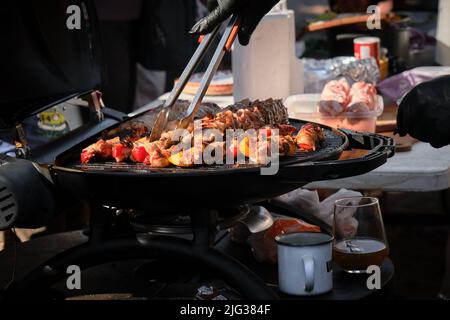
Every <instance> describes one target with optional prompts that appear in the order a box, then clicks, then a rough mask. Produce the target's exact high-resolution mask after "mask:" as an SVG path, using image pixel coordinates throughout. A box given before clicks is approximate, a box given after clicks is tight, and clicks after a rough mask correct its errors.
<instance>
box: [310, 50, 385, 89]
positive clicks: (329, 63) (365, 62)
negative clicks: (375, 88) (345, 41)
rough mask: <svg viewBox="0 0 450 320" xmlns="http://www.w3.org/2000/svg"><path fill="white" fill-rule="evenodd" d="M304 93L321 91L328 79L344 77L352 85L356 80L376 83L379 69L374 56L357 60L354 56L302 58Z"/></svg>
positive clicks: (378, 77)
mask: <svg viewBox="0 0 450 320" xmlns="http://www.w3.org/2000/svg"><path fill="white" fill-rule="evenodd" d="M303 65H304V81H305V83H304V88H305V89H304V90H305V93H321V92H322V89H323V87H324V86H325V84H326V83H327V82H328V81H330V80H335V79H339V78H342V77H344V78H345V79H347V81H348V82H349V83H350V85H352V84H353V83H354V82H357V81H365V82H369V83H373V84H376V83H377V82H378V81H379V79H380V70H379V69H378V65H377V62H376V60H375V59H374V58H369V59H362V60H358V59H356V58H355V57H336V58H333V59H325V60H316V59H309V58H308V59H303Z"/></svg>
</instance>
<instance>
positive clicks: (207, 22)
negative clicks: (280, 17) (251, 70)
mask: <svg viewBox="0 0 450 320" xmlns="http://www.w3.org/2000/svg"><path fill="white" fill-rule="evenodd" d="M278 1H279V0H217V3H218V4H217V5H216V6H215V9H213V10H212V11H211V13H210V14H209V15H208V16H206V17H205V18H203V19H201V20H200V21H199V22H197V23H196V24H195V25H194V26H193V27H192V29H191V31H190V33H194V34H206V33H209V32H211V31H212V30H213V29H214V27H215V26H217V25H218V24H220V23H221V22H223V21H225V20H226V19H227V18H228V17H230V16H231V15H232V14H238V15H239V16H240V17H241V18H242V20H241V28H240V30H239V33H238V37H239V43H240V44H242V45H244V46H246V45H247V44H248V42H249V41H250V37H251V35H252V33H253V31H255V29H256V26H257V25H258V23H259V21H261V19H262V18H263V17H264V15H265V14H266V13H267V12H269V11H270V9H272V8H273V6H274V5H275V4H277V2H278ZM213 7H214V6H213Z"/></svg>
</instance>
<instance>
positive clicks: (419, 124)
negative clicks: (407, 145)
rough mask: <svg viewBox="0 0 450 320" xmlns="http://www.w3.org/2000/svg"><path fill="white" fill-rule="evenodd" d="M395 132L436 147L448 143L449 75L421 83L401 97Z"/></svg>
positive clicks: (449, 132) (449, 117) (449, 114)
mask: <svg viewBox="0 0 450 320" xmlns="http://www.w3.org/2000/svg"><path fill="white" fill-rule="evenodd" d="M396 132H397V133H398V134H400V136H405V135H406V134H409V135H410V136H412V137H414V138H416V139H418V140H420V141H423V142H429V143H430V144H431V145H432V146H433V147H435V148H441V147H443V146H446V145H448V144H450V76H444V77H439V78H436V79H434V80H431V81H428V82H424V83H421V84H419V85H418V86H416V87H415V88H414V89H412V90H411V91H410V92H409V93H408V94H407V95H406V96H405V97H404V98H403V100H402V102H401V103H400V106H399V111H398V115H397V129H396Z"/></svg>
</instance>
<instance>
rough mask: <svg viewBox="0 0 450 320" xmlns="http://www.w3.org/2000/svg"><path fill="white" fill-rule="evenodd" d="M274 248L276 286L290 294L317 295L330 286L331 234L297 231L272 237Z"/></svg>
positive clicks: (331, 280) (326, 290)
mask: <svg viewBox="0 0 450 320" xmlns="http://www.w3.org/2000/svg"><path fill="white" fill-rule="evenodd" d="M275 241H276V242H277V247H278V286H279V288H280V290H281V291H282V292H284V293H287V294H291V295H299V296H305V295H318V294H322V293H326V292H328V291H331V289H332V287H333V271H332V241H333V236H331V235H328V234H325V233H318V232H298V233H290V234H285V235H280V236H277V237H276V238H275Z"/></svg>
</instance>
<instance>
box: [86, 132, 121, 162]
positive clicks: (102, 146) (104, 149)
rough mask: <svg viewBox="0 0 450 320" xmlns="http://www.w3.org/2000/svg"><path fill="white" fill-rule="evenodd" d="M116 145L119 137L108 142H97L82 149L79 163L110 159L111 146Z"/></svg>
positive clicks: (101, 140)
mask: <svg viewBox="0 0 450 320" xmlns="http://www.w3.org/2000/svg"><path fill="white" fill-rule="evenodd" d="M117 143H120V138H119V137H116V138H113V139H110V140H103V139H100V140H98V141H97V142H96V143H93V144H91V145H90V146H88V147H87V148H84V149H83V151H82V152H81V163H89V162H91V161H93V160H109V159H111V158H112V148H113V145H114V144H117Z"/></svg>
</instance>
